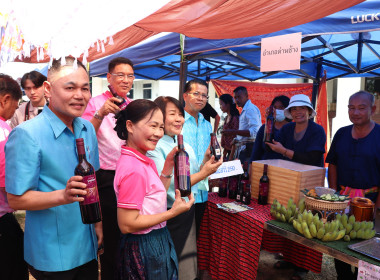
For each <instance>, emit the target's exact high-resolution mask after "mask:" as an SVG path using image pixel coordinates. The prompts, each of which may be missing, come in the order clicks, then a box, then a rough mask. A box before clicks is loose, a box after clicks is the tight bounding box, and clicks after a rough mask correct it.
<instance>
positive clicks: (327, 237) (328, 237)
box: [322, 232, 333, 242]
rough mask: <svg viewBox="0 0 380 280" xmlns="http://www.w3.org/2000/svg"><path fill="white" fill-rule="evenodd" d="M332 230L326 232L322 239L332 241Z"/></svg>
mask: <svg viewBox="0 0 380 280" xmlns="http://www.w3.org/2000/svg"><path fill="white" fill-rule="evenodd" d="M332 234H333V233H332V232H328V233H326V234H325V235H324V236H323V237H322V241H325V242H327V241H331V240H332Z"/></svg>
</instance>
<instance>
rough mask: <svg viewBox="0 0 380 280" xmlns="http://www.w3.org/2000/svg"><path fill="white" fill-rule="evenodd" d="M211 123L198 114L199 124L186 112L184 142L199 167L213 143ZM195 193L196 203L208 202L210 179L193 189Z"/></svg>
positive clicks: (183, 130)
mask: <svg viewBox="0 0 380 280" xmlns="http://www.w3.org/2000/svg"><path fill="white" fill-rule="evenodd" d="M211 132H212V127H211V123H210V122H209V121H206V120H205V118H204V117H203V115H202V114H201V113H198V124H197V122H196V120H195V118H194V117H193V116H192V115H190V114H189V113H187V112H186V111H185V123H184V124H183V128H182V135H183V141H184V142H186V143H187V144H189V145H190V146H191V147H192V148H193V150H194V153H195V156H196V158H197V162H198V166H200V165H201V164H202V161H203V158H204V155H205V153H206V150H207V148H208V146H209V145H210V142H211V136H210V133H211ZM191 189H192V190H193V191H194V192H195V193H197V195H196V197H195V203H202V202H206V201H207V199H208V178H206V179H204V180H203V181H200V182H199V183H198V184H196V185H194V186H193V187H192V188H191Z"/></svg>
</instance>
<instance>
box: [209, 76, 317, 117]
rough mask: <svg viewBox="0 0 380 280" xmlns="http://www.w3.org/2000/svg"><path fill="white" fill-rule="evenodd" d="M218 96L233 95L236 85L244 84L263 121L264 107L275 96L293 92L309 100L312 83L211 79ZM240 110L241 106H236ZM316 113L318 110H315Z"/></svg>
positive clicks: (288, 95)
mask: <svg viewBox="0 0 380 280" xmlns="http://www.w3.org/2000/svg"><path fill="white" fill-rule="evenodd" d="M211 82H212V84H213V86H214V88H215V91H216V93H217V95H218V96H221V95H222V94H224V93H227V94H230V95H232V96H233V91H234V89H235V88H237V87H238V86H244V87H246V88H247V91H248V98H249V99H250V100H251V102H252V103H253V104H255V105H256V106H257V107H258V108H259V110H260V112H261V121H262V122H263V123H264V121H265V109H266V108H268V107H269V106H270V104H271V102H272V100H273V98H275V97H276V96H279V95H285V96H287V97H289V98H290V97H292V96H293V95H295V94H305V95H307V96H308V97H309V98H310V100H311V95H312V92H313V84H269V83H256V82H246V81H225V80H211ZM238 110H239V111H241V108H240V107H238ZM317 114H318V112H317Z"/></svg>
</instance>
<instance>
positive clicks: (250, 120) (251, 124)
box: [222, 86, 262, 163]
mask: <svg viewBox="0 0 380 280" xmlns="http://www.w3.org/2000/svg"><path fill="white" fill-rule="evenodd" d="M234 99H235V102H236V105H237V106H239V107H241V108H243V110H242V111H241V113H240V117H239V130H232V129H229V130H224V131H222V133H223V134H227V135H228V134H234V135H236V138H235V139H236V140H237V141H241V142H245V145H243V146H242V147H241V151H240V155H239V158H240V160H241V162H242V163H244V161H246V160H249V158H250V157H251V153H252V148H253V141H254V140H255V138H256V134H257V132H258V131H259V129H260V127H261V125H262V123H261V114H260V110H259V108H257V106H256V105H254V104H252V102H251V100H249V98H248V91H247V88H245V87H242V86H240V87H237V88H235V89H234Z"/></svg>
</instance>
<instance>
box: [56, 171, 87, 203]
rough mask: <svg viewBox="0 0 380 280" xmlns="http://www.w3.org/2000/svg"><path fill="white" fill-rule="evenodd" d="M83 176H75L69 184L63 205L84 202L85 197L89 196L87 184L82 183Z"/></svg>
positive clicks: (65, 190) (64, 194) (64, 193)
mask: <svg viewBox="0 0 380 280" xmlns="http://www.w3.org/2000/svg"><path fill="white" fill-rule="evenodd" d="M82 179H83V177H82V176H73V177H71V178H70V179H69V180H68V181H67V183H66V188H65V189H64V190H63V191H64V192H63V203H62V204H69V203H73V202H77V201H78V202H79V201H84V197H83V196H85V195H86V194H87V191H86V190H85V189H86V184H85V183H82Z"/></svg>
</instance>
